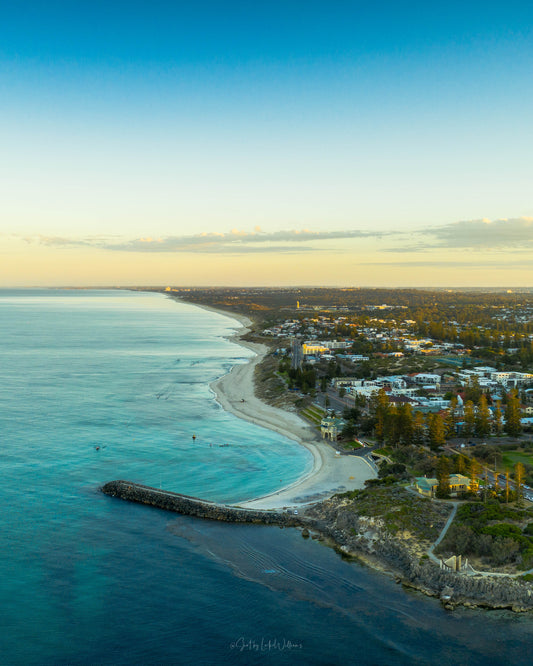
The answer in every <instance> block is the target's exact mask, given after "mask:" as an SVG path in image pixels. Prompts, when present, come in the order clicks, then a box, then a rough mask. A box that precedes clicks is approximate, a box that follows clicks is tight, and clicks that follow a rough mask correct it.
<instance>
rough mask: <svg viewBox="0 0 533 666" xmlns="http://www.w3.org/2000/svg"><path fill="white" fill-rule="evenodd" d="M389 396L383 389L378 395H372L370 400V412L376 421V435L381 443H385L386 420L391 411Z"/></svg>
mask: <svg viewBox="0 0 533 666" xmlns="http://www.w3.org/2000/svg"><path fill="white" fill-rule="evenodd" d="M389 406H390V404H389V396H388V395H387V394H386V392H385V389H383V388H381V389H379V391H378V392H377V393H374V394H373V395H372V398H371V400H370V412H371V413H372V414H373V415H374V417H375V419H376V423H375V426H374V427H375V435H376V439H377V440H378V441H380V442H382V441H383V438H384V436H385V420H386V417H387V413H388V411H389Z"/></svg>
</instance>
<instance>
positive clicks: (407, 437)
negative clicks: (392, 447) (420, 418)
mask: <svg viewBox="0 0 533 666" xmlns="http://www.w3.org/2000/svg"><path fill="white" fill-rule="evenodd" d="M396 414H397V419H398V435H399V438H400V442H401V443H402V444H409V443H410V442H411V439H412V438H413V410H412V409H411V405H410V404H409V403H407V402H405V403H401V404H400V405H398V408H397V410H396Z"/></svg>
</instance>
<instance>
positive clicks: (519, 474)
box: [514, 462, 526, 504]
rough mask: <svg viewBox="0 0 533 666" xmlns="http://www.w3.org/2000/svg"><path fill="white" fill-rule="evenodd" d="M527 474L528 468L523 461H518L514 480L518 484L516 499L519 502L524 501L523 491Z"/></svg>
mask: <svg viewBox="0 0 533 666" xmlns="http://www.w3.org/2000/svg"><path fill="white" fill-rule="evenodd" d="M525 474H526V469H525V467H524V465H523V464H522V463H521V462H519V463H516V465H515V468H514V480H515V484H516V501H517V502H518V503H519V504H521V503H522V491H523V486H524V477H525Z"/></svg>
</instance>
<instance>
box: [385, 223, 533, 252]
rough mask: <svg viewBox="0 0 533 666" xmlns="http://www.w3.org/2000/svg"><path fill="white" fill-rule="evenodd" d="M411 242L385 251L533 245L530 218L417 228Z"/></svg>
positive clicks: (511, 248)
mask: <svg viewBox="0 0 533 666" xmlns="http://www.w3.org/2000/svg"><path fill="white" fill-rule="evenodd" d="M418 236H419V238H418V239H417V241H416V242H415V243H413V244H412V245H408V246H406V245H400V246H397V247H389V248H386V249H385V252H402V253H404V252H423V251H426V250H431V249H459V250H466V249H468V250H506V251H513V252H523V251H531V250H532V249H533V218H531V217H518V218H511V219H500V220H487V219H481V220H463V221H460V222H454V223H452V224H446V225H444V226H440V227H432V228H429V229H426V230H419V231H418Z"/></svg>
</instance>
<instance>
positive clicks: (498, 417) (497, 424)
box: [494, 400, 503, 437]
mask: <svg viewBox="0 0 533 666" xmlns="http://www.w3.org/2000/svg"><path fill="white" fill-rule="evenodd" d="M494 432H495V433H496V435H497V436H498V437H501V434H502V432H503V420H502V405H501V402H500V401H499V400H498V401H497V402H496V409H495V411H494Z"/></svg>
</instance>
